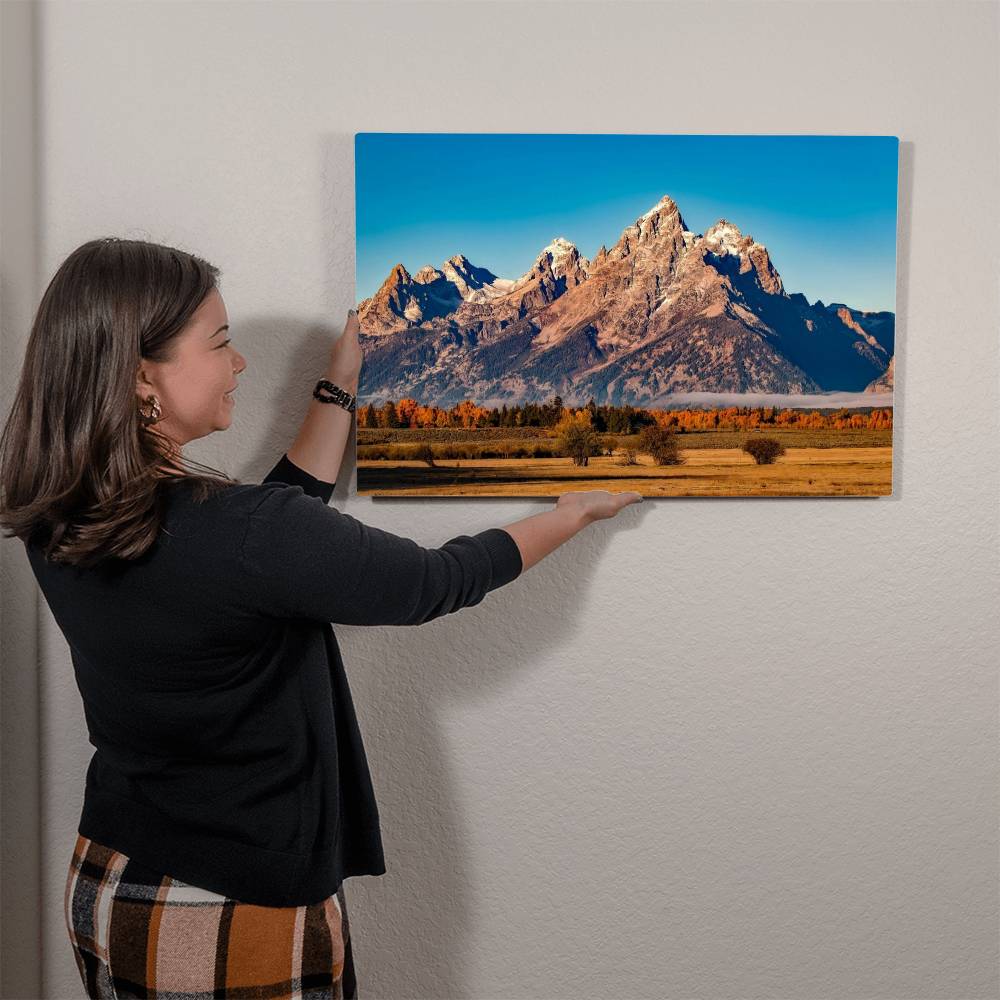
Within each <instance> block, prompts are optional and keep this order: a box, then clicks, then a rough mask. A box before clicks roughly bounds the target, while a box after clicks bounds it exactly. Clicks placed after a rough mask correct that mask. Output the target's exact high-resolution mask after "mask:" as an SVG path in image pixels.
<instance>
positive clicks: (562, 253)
mask: <svg viewBox="0 0 1000 1000" xmlns="http://www.w3.org/2000/svg"><path fill="white" fill-rule="evenodd" d="M546 258H548V259H549V261H550V264H549V267H550V268H551V270H552V273H553V274H554V275H555V276H556V277H557V278H558V277H561V276H562V275H564V274H566V272H567V271H569V270H571V269H572V267H573V263H574V259H577V260H579V261H580V264H581V265H582V266H583V267H584V270H586V263H587V262H586V261H585V260H584V258H582V257H581V256H580V251H579V250H577V248H576V245H575V244H573V243H571V242H570V241H569V240H567V239H566V238H565V237H563V236H557V237H556V238H555V239H554V240H553V241H552V242H551V243H549V244H548V246H546V247H543V248H542V251H541V253H539V255H538V257H537V258H535V262H536V264H542V263H544V262H545V260H546Z"/></svg>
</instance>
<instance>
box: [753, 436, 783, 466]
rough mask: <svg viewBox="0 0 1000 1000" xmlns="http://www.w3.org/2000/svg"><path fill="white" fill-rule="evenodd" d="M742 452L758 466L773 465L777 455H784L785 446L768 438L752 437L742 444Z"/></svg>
mask: <svg viewBox="0 0 1000 1000" xmlns="http://www.w3.org/2000/svg"><path fill="white" fill-rule="evenodd" d="M743 450H744V451H745V452H746V453H747V454H748V455H751V456H752V457H753V460H754V461H755V462H756V463H757V464H758V465H773V464H774V460H775V459H776V458H777V457H778V456H779V455H784V454H785V446H784V445H783V444H782V443H781V442H780V441H777V440H775V438H769V437H752V438H747V440H746V441H744V442H743Z"/></svg>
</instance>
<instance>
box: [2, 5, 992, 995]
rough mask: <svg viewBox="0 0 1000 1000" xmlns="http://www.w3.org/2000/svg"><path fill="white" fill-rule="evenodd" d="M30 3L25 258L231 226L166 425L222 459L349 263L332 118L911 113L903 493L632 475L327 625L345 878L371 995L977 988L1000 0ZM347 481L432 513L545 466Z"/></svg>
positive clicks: (295, 391) (682, 119) (617, 119)
mask: <svg viewBox="0 0 1000 1000" xmlns="http://www.w3.org/2000/svg"><path fill="white" fill-rule="evenodd" d="M39 17H40V23H39V29H40V31H39V49H38V53H37V55H38V59H39V64H38V69H39V77H38V79H39V85H40V88H41V89H40V94H39V102H40V103H39V107H40V116H41V117H40V119H39V123H38V125H39V129H40V156H41V163H40V174H39V175H38V183H39V191H40V196H41V199H42V200H41V223H40V234H39V239H40V244H41V258H40V259H41V269H42V279H41V280H44V281H47V280H48V278H49V277H50V276H51V274H52V272H53V271H54V269H55V268H56V267H57V266H58V264H59V262H60V261H61V260H62V258H63V257H64V256H65V255H66V254H67V253H68V252H69V251H70V250H72V249H73V248H74V247H75V246H77V245H78V244H79V243H81V242H83V241H84V240H86V239H89V238H91V237H94V236H97V235H103V234H117V235H126V236H140V237H144V238H150V239H154V240H157V241H162V242H167V243H176V244H177V245H180V246H182V247H184V248H186V249H189V250H193V251H195V252H198V253H201V254H203V255H204V256H206V257H208V259H210V260H212V261H214V262H215V263H217V264H219V265H220V266H221V267H222V268H223V271H224V275H223V285H222V290H223V294H224V296H225V299H226V303H227V307H228V310H229V314H230V319H231V321H232V323H233V326H234V330H235V340H236V343H237V344H238V345H239V347H240V349H241V351H242V352H243V353H244V354H245V355H246V356H247V358H248V363H249V369H248V372H247V376H246V377H245V378H244V379H243V387H242V388H241V390H240V393H239V397H238V403H237V408H236V416H235V420H234V423H233V425H232V427H231V428H230V430H229V431H228V432H226V433H224V434H216V435H214V436H213V437H212V438H211V439H208V440H205V441H202V442H198V443H197V445H195V446H192V447H191V448H190V454H191V455H193V456H194V457H196V458H198V459H200V460H202V461H207V462H210V463H212V464H216V465H218V466H222V467H224V468H226V469H227V470H228V471H230V472H231V473H233V474H235V475H237V476H239V477H241V478H252V477H255V476H256V477H259V476H261V475H263V474H264V472H266V470H267V469H268V468H269V467H270V465H271V463H272V462H273V461H274V460H276V459H277V457H278V456H279V455H280V454H281V451H282V450H283V449H284V448H285V446H286V445H287V444H288V443H289V442H290V440H291V438H292V436H293V434H294V432H295V429H296V427H297V421H298V420H299V419H300V417H301V415H302V414H303V413H304V412H305V409H306V406H307V403H308V400H309V391H310V389H311V387H312V385H313V384H314V380H315V378H317V377H318V376H319V375H320V374H321V367H322V363H323V359H324V357H325V353H326V350H327V346H328V344H329V343H330V342H331V340H332V338H333V337H334V336H335V335H336V333H338V332H339V330H340V329H341V324H342V321H343V317H344V313H345V312H346V310H347V309H348V307H349V306H350V305H351V304H352V302H353V263H354V256H353V239H354V233H353V166H352V147H353V139H352V136H353V133H354V132H355V131H357V130H364V131H496V132H517V131H522V132H552V131H559V132H677V133H680V132H698V133H719V132H728V133H814V134H835V133H841V134H862V133H876V134H895V135H898V136H899V137H900V139H901V140H902V145H901V178H900V203H899V212H900V223H899V233H900V242H899V247H900V256H899V292H898V308H897V330H898V345H899V346H898V362H897V369H896V370H897V379H898V388H897V393H896V403H897V405H896V420H897V423H896V442H895V444H896V451H895V470H894V471H895V476H894V481H895V495H894V496H893V497H892V498H885V499H876V500H873V499H841V500H836V499H827V498H817V499H768V500H750V499H716V500H705V499H675V500H667V501H661V502H658V503H646V504H643V505H642V506H641V508H632V509H629V510H628V511H626V513H625V514H624V515H623V516H622V517H620V518H619V519H618V520H617V521H612V522H604V523H602V524H598V525H595V526H592V527H590V528H588V529H587V531H586V532H585V533H583V534H582V535H580V536H577V537H576V538H575V539H573V540H572V541H571V542H570V543H569V544H567V545H566V546H564V547H563V548H562V549H560V550H559V551H558V552H557V553H555V554H554V555H553V556H552V557H550V558H549V559H548V560H546V561H545V562H543V563H542V564H541V565H539V566H537V567H535V568H533V569H531V570H529V571H528V572H527V573H526V574H525V575H524V576H523V577H522V578H521V579H520V580H518V581H517V582H515V583H514V584H513V585H511V586H509V587H507V588H505V589H503V590H501V591H499V592H497V593H494V594H492V595H490V597H488V598H487V599H486V601H485V602H484V604H483V605H481V606H479V607H478V608H474V609H469V610H467V611H465V612H462V613H460V614H459V615H457V616H454V617H450V618H447V619H444V620H438V621H435V622H433V623H430V624H428V625H426V626H423V627H421V628H418V629H388V628H386V629H372V630H365V629H360V628H353V629H352V628H342V629H340V630H339V636H340V640H341V643H342V646H343V648H344V653H345V658H346V661H347V664H348V670H349V673H350V675H351V679H352V684H353V688H354V693H355V698H356V701H357V705H358V711H359V714H360V716H361V722H362V727H363V730H364V733H365V736H366V740H367V745H368V748H369V753H370V760H371V765H372V770H373V777H374V781H375V787H376V792H377V794H378V798H379V802H380V807H381V812H382V819H383V829H384V838H385V845H386V855H387V862H388V868H389V872H388V874H387V875H385V876H384V877H382V878H381V879H374V878H363V879H353V880H351V881H349V882H348V884H347V894H348V908H349V913H350V915H351V920H352V927H353V934H354V945H355V952H356V960H357V967H358V977H359V983H360V989H361V993H362V995H363V996H365V997H368V998H369V1000H371V998H376V997H379V998H402V997H442V998H444V997H449V998H450V997H468V998H500V997H503V998H507V997H510V998H515V997H516V998H521V997H524V998H543V997H544V998H576V997H582V996H587V997H597V996H600V997H641V998H667V997H669V998H681V997H711V998H735V997H759V998H779V997H781V998H795V1000H807V998H808V1000H813V998H833V1000H844V998H862V997H865V998H870V997H879V998H931V997H934V998H959V997H961V998H980V997H983V998H985V997H995V996H996V995H997V993H998V990H1000V982H998V897H997V881H998V836H997V821H998V813H1000V803H998V788H1000V785H998V779H1000V773H998V770H1000V769H998V754H997V749H998V747H997V705H998V685H997V640H998V638H1000V625H998V597H1000V593H998V591H1000V572H998V569H1000V558H998V556H1000V546H998V513H1000V511H998V500H997V497H998V487H1000V448H998V443H1000V436H998V420H997V404H998V363H997V362H998V343H997V339H998V338H997V324H998V319H1000V297H998V285H997V275H998V271H1000V268H998V264H1000V254H998V245H1000V244H998V239H997V233H998V231H1000V211H998V199H997V183H998V179H1000V178H998V151H1000V145H998V118H997V113H998V93H1000V88H998V84H1000V80H998V71H997V56H998V50H1000V46H998V36H997V30H998V29H997V25H998V7H997V5H995V4H992V3H900V4H896V3H889V2H887V3H874V2H872V3H861V4H854V3H815V4H814V3H797V4H776V3H764V2H744V3H740V4H727V3H694V4H687V3H665V4H652V3H639V4H634V5H632V4H626V3H579V4H562V3H528V4H520V3H496V4H494V3H437V4H424V3H365V4H360V3H359V4H354V3H289V4H285V3H166V4H161V3H157V2H143V3H139V2H135V3H117V2H116V3H105V2H87V3H72V2H70V3H66V2H49V3H46V4H42V5H39ZM441 168H442V170H454V169H461V165H460V164H442V165H441ZM547 169H549V165H548V164H539V170H547ZM566 169H568V170H571V169H572V165H571V164H569V165H567V166H566ZM415 196H417V195H416V194H415V193H413V192H409V191H407V190H406V189H405V187H402V188H400V190H399V191H398V197H399V198H400V199H401V200H402V199H407V198H410V197H415ZM777 265H778V266H779V268H780V261H779V262H777ZM6 266H7V261H5V268H6ZM5 336H6V338H7V339H8V341H11V340H13V341H14V342H15V343H22V344H23V331H20V330H10V329H8V330H6V331H5ZM8 356H10V355H8ZM351 471H352V472H353V467H352V469H351ZM342 480H346V477H342ZM334 503H335V504H336V505H337V506H339V507H340V508H341V509H343V510H346V511H349V512H350V513H352V514H353V515H355V516H356V517H359V518H361V519H362V520H365V521H367V522H370V523H372V524H377V525H379V526H380V527H383V528H386V529H389V530H392V531H396V532H399V533H402V534H408V535H410V536H412V537H414V538H416V539H417V540H418V541H420V542H422V543H424V544H427V545H434V544H440V543H441V542H443V541H444V540H445V539H447V538H449V537H451V536H453V535H454V534H458V533H460V532H473V531H477V530H480V529H483V528H486V527H489V526H491V525H504V524H507V523H510V522H511V521H513V520H516V519H518V518H520V517H523V516H526V515H528V514H531V513H534V512H537V511H538V510H540V509H547V508H548V507H549V506H550V502H548V501H542V502H533V501H522V500H512V501H502V500H482V501H478V502H475V501H468V500H439V501H428V502H422V503H421V502H414V501H403V500H400V501H393V500H379V501H375V502H373V501H372V500H371V499H369V498H360V499H359V498H354V497H352V496H350V489H349V487H348V483H347V482H346V481H342V483H341V485H339V486H338V490H337V494H336V496H335V499H334ZM42 623H43V624H42V629H43V634H42V635H41V637H40V642H41V647H42V662H41V664H40V669H41V687H42V692H43V698H42V704H41V711H42V717H41V719H42V721H41V726H42V738H43V741H44V743H43V748H44V752H43V764H44V770H43V774H42V781H43V786H42V787H43V819H44V822H43V838H44V839H43V841H42V848H43V858H44V859H45V863H46V865H47V868H46V870H45V873H44V878H43V882H42V890H43V892H44V904H45V907H46V912H45V913H44V914H43V924H42V926H43V932H44V936H43V940H44V948H45V957H44V966H43V973H44V983H45V986H44V990H45V996H47V997H71V996H76V995H79V984H78V981H77V973H76V970H75V968H74V966H73V961H72V957H71V954H70V952H69V950H68V947H67V946H66V941H65V930H64V927H63V923H62V912H61V905H62V896H61V894H62V888H63V875H64V870H65V864H66V863H67V861H68V857H69V851H70V849H71V847H72V843H73V838H74V831H75V822H76V819H77V815H78V810H79V806H80V794H81V791H82V781H83V775H84V771H85V767H86V763H87V760H88V759H89V754H90V750H91V748H90V746H89V744H88V743H87V741H86V737H85V730H84V721H83V714H82V711H81V708H80V706H79V696H78V694H77V692H76V689H75V686H74V683H73V678H72V673H71V665H70V660H69V657H68V654H67V650H66V647H65V643H64V641H63V640H62V637H61V635H60V634H59V632H58V630H57V629H56V628H55V626H54V624H53V622H52V620H51V618H50V616H49V615H48V612H47V610H46V611H45V613H44V615H43V618H42ZM25 668H26V669H28V668H30V664H27V663H26V664H25ZM8 821H9V820H8Z"/></svg>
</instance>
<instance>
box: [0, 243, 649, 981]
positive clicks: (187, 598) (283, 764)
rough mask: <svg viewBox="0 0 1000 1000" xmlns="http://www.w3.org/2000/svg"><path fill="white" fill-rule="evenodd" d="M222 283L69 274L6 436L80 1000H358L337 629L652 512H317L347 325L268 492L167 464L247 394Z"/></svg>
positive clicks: (174, 254) (375, 827) (359, 779)
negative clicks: (410, 534)
mask: <svg viewBox="0 0 1000 1000" xmlns="http://www.w3.org/2000/svg"><path fill="white" fill-rule="evenodd" d="M218 273H219V272H218V269H217V268H215V267H214V266H212V265H211V264H209V263H207V262H206V261H204V260H202V259H200V258H198V257H196V256H193V255H191V254H188V253H185V252H183V251H181V250H177V249H174V248H171V247H166V246H160V245H158V244H154V243H147V242H142V241H133V240H120V239H114V238H108V239H98V240H92V241H90V242H88V243H85V244H84V245H82V246H81V247H79V248H78V249H77V250H75V251H74V252H73V253H72V254H70V256H69V257H68V258H67V259H66V260H65V261H64V262H63V264H62V265H61V267H60V268H59V270H58V271H57V272H56V274H55V276H54V277H53V279H52V281H51V282H50V284H49V286H48V288H47V289H46V291H45V294H44V296H43V297H42V301H41V303H40V305H39V308H38V312H37V315H36V317H35V320H34V323H33V325H32V330H31V336H30V339H29V342H28V347H27V351H26V355H25V360H24V367H23V371H22V373H21V379H20V383H19V386H18V389H17V393H16V396H15V399H14V403H13V407H12V410H11V413H10V415H9V418H8V421H7V424H6V426H5V428H4V431H3V434H2V436H0V487H2V490H3V501H2V506H0V525H2V526H3V527H4V528H6V529H9V530H8V531H7V532H6V534H7V536H8V537H10V536H11V535H17V536H18V537H19V538H21V539H22V540H23V541H24V543H25V549H26V552H27V555H28V558H29V561H30V563H31V566H32V569H33V571H34V572H35V575H36V578H37V580H38V583H39V586H40V588H41V589H42V591H43V594H44V596H45V599H46V601H47V603H48V605H49V607H50V609H51V610H52V613H53V616H54V617H55V619H56V621H57V623H58V625H59V627H60V629H61V630H62V632H63V633H64V635H65V636H66V639H67V642H68V644H69V647H70V651H71V655H72V659H73V665H74V671H75V675H76V681H77V684H78V687H79V689H80V692H81V695H82V697H83V703H84V709H85V714H86V719H87V728H88V733H89V737H90V742H91V743H92V744H93V745H94V747H95V752H94V754H93V757H92V758H91V761H90V765H89V768H88V771H87V777H86V786H85V792H84V804H83V810H82V814H81V817H80V821H79V826H78V836H77V841H76V844H75V847H74V849H73V851H72V857H71V860H70V864H69V871H68V874H67V881H66V889H65V899H64V903H65V916H66V923H67V930H68V932H69V935H70V940H71V942H72V945H73V948H74V954H75V957H76V960H77V964H78V967H79V969H80V973H81V977H82V980H83V983H84V986H85V988H86V990H87V994H88V996H91V997H119V998H120V997H133V996H135V997H137V996H146V995H148V994H149V993H150V991H153V990H155V991H156V992H157V994H163V995H166V994H169V995H171V996H174V997H187V996H189V995H190V996H194V995H196V994H197V995H205V994H211V993H213V992H214V994H215V995H217V996H228V995H231V993H230V992H229V991H237V990H243V991H249V992H245V993H244V994H243V995H251V994H252V995H261V996H265V995H266V996H291V995H294V996H296V997H298V996H303V997H306V996H311V997H318V996H324V997H329V996H344V997H351V996H355V995H356V993H355V979H354V967H353V961H352V953H351V942H350V932H349V923H348V917H347V909H346V902H345V897H344V889H343V884H342V883H343V879H345V878H347V877H348V876H351V875H360V874H370V875H380V874H382V873H384V871H385V863H384V859H383V856H382V843H381V838H380V831H379V820H378V810H377V806H376V803H375V798H374V794H373V790H372V783H371V778H370V774H369V771H368V765H367V761H366V758H365V752H364V747H363V744H362V740H361V734H360V732H359V729H358V723H357V719H356V716H355V713H354V707H353V703H352V701H351V693H350V690H349V688H348V684H347V677H346V675H345V672H344V665H343V661H342V659H341V655H340V650H339V647H338V644H337V640H336V637H335V635H334V632H333V629H332V627H331V622H340V623H349V624H353V625H419V624H422V623H423V622H426V621H429V620H431V619H433V618H436V617H440V616H442V615H446V614H451V613H453V612H455V611H458V610H460V609H461V608H464V607H469V606H472V605H475V604H477V603H479V602H480V601H481V600H482V599H483V598H484V597H485V596H486V594H487V593H488V592H489V591H491V590H494V589H496V588H497V587H500V586H503V585H504V584H506V583H509V582H511V581H512V580H514V579H515V578H516V577H517V576H518V575H520V573H522V572H523V571H524V570H525V569H527V568H528V567H529V566H532V565H534V564H535V563H536V562H538V560H539V559H541V558H542V557H544V556H545V555H547V554H548V553H550V552H551V551H552V550H553V549H555V548H556V547H557V546H559V545H561V544H562V543H563V542H565V541H567V540H568V539H569V538H570V537H572V536H573V535H574V534H576V532H578V531H580V530H581V529H582V528H583V527H584V526H585V525H587V524H588V523H590V522H591V521H594V520H597V519H599V518H607V517H612V516H614V515H615V514H617V513H618V511H619V510H620V509H621V508H622V507H623V506H625V505H626V504H629V503H633V502H635V501H637V500H641V499H642V498H641V496H640V495H639V494H637V493H622V494H616V495H612V494H610V493H608V492H605V491H603V490H597V491H591V492H582V493H570V494H567V495H565V496H562V497H560V498H559V500H558V502H557V503H556V506H555V508H554V509H553V510H550V511H547V512H545V513H541V514H536V515H534V516H532V517H527V518H524V519H523V520H520V521H517V522H515V523H514V524H511V525H508V526H506V527H505V528H488V529H486V530H485V531H481V532H479V533H477V534H475V535H471V536H470V535H459V536H457V537H455V538H452V539H450V540H449V541H447V542H445V543H444V544H443V545H442V546H440V547H439V548H424V547H422V546H420V545H418V544H417V543H416V542H415V541H413V540H412V539H408V538H404V537H402V536H399V535H394V534H391V533H389V532H386V531H382V530H381V529H378V528H374V527H370V526H368V525H365V524H363V523H362V522H361V521H358V520H357V519H355V518H353V517H351V516H350V515H347V514H342V513H340V512H339V511H337V510H336V509H335V508H331V507H329V506H328V501H329V500H330V497H331V496H332V493H333V487H334V482H335V479H336V474H337V472H338V470H339V468H340V464H341V460H342V458H343V452H344V446H345V443H346V441H347V437H348V433H349V431H350V426H351V421H352V413H353V410H354V394H355V393H356V392H357V386H358V375H359V371H360V368H361V362H362V358H361V351H360V347H359V344H358V337H357V334H358V321H357V317H356V316H355V315H354V313H353V310H352V311H351V314H350V315H349V318H348V322H347V326H346V329H345V332H344V335H343V336H341V337H340V339H339V340H338V341H337V342H336V344H335V345H334V346H333V349H332V351H331V354H330V360H329V364H328V366H327V369H326V371H325V372H324V376H325V382H324V381H322V380H321V381H320V382H317V387H316V388H315V389H314V390H313V395H314V397H315V398H314V400H313V401H311V402H310V403H309V411H308V414H307V415H306V417H305V420H304V422H303V424H302V427H301V429H300V431H299V433H298V435H297V436H296V438H295V440H294V442H293V443H292V445H291V447H290V448H289V450H288V451H287V452H286V453H285V454H284V455H282V457H281V458H280V459H279V461H278V462H277V464H276V465H275V467H274V468H273V469H272V470H271V472H270V473H269V474H268V475H267V476H266V477H265V479H264V481H263V482H262V483H240V482H239V481H237V480H234V479H231V478H229V477H228V476H226V475H224V474H223V473H220V472H218V471H217V470H214V469H212V468H210V467H208V466H202V465H198V463H191V462H190V461H189V460H187V459H186V458H185V457H184V456H183V455H182V451H181V449H182V447H183V445H185V444H186V443H187V442H189V441H192V440H194V439H196V438H201V437H204V436H206V435H208V434H211V433H212V432H213V431H221V430H225V429H226V428H228V427H229V425H230V422H231V420H232V410H233V406H234V405H235V403H234V397H233V395H232V394H233V392H234V391H235V390H236V388H237V386H238V382H239V376H240V375H241V374H242V372H243V370H244V368H245V367H246V360H245V358H244V357H243V355H242V354H241V353H240V352H239V351H238V350H237V348H236V346H235V345H234V343H233V339H232V338H231V337H230V336H229V330H228V318H227V315H226V308H225V304H224V302H223V300H222V296H221V295H220V294H219V291H218V288H217V284H216V279H217V276H218ZM295 405H298V404H297V403H295ZM195 466H196V467H195ZM254 991H257V992H254Z"/></svg>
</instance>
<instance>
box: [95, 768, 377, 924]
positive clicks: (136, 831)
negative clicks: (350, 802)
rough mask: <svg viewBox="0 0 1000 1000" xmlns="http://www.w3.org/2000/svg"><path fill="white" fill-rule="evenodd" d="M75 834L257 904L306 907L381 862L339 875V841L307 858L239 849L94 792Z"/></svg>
mask: <svg viewBox="0 0 1000 1000" xmlns="http://www.w3.org/2000/svg"><path fill="white" fill-rule="evenodd" d="M78 832H79V833H80V834H81V835H82V836H84V837H87V838H88V839H89V840H96V841H97V842H98V843H99V844H104V845H105V846H106V847H109V848H111V849H112V850H115V851H118V852H120V853H121V854H124V855H126V856H127V857H129V858H134V859H135V860H136V861H137V862H138V863H139V864H140V865H142V866H143V867H148V868H151V869H153V870H154V871H157V872H162V871H163V869H164V868H166V869H167V871H166V872H164V874H167V875H169V876H170V877H171V878H174V879H177V880H178V881H181V882H186V883H188V884H189V885H194V886H198V887H199V888H202V889H208V890H209V891H211V892H217V893H221V894H222V895H224V896H228V897H229V898H231V899H236V900H239V901H240V902H245V903H253V904H255V905H257V906H303V905H311V904H313V903H319V902H322V901H323V900H324V899H326V898H327V897H329V896H332V895H333V894H334V893H336V891H337V889H339V888H340V885H341V882H342V881H343V879H344V878H347V877H349V876H351V875H383V874H385V866H384V864H377V865H376V864H372V865H370V866H367V868H368V869H369V870H363V871H353V870H341V866H340V864H339V844H331V845H330V846H329V847H325V848H321V849H320V850H318V851H313V852H312V853H308V854H296V853H293V852H288V851H275V850H270V849H268V848H265V847H257V846H254V845H252V844H244V843H241V842H239V841H235V840H230V839H228V838H225V837H215V836H212V835H211V834H208V833H204V832H202V831H200V830H193V829H184V827H183V825H182V824H177V823H176V821H173V820H171V819H170V818H169V817H167V816H166V815H165V814H164V813H162V812H160V811H159V810H157V809H155V808H153V807H150V806H148V805H146V804H144V803H142V802H137V801H135V800H134V799H128V798H125V797H124V796H121V795H117V794H116V793H114V792H107V791H102V790H98V789H95V788H93V787H88V788H87V791H86V795H85V797H84V805H83V811H82V814H81V816H80V822H79V824H78ZM370 869H381V870H380V871H379V870H370Z"/></svg>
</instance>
